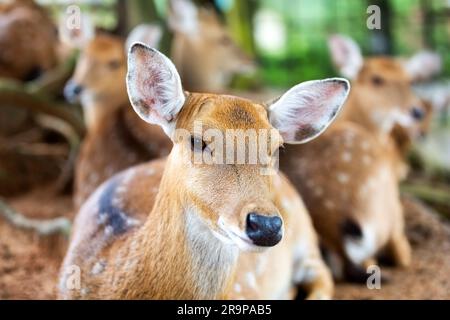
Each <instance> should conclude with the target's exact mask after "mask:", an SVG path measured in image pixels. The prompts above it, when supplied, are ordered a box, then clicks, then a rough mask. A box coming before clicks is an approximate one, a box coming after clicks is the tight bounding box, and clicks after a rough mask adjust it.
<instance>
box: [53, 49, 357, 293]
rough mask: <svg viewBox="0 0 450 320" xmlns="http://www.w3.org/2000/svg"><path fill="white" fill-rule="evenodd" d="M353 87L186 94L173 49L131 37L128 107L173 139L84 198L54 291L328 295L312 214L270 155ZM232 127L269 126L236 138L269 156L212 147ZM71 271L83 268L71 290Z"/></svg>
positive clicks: (339, 82) (312, 127) (318, 126)
mask: <svg viewBox="0 0 450 320" xmlns="http://www.w3.org/2000/svg"><path fill="white" fill-rule="evenodd" d="M348 90H349V84H348V82H347V81H346V80H344V79H339V78H333V79H325V80H317V81H308V82H304V83H301V84H298V85H297V86H294V87H293V88H291V89H289V90H288V91H287V92H286V93H284V94H283V95H282V96H281V97H280V98H279V99H277V100H274V101H272V102H269V103H266V104H259V103H254V102H252V101H250V100H246V99H243V98H238V97H235V96H230V95H220V94H212V93H207V94H204V93H191V92H189V91H184V89H183V87H182V84H181V78H180V75H179V74H178V72H177V70H176V68H175V66H174V64H173V63H172V62H171V61H170V60H169V58H167V57H166V56H165V55H163V54H162V53H160V52H159V51H157V50H156V49H154V48H150V47H148V46H146V45H145V44H142V43H135V44H133V45H132V47H131V49H130V51H129V56H128V73H127V91H128V95H129V98H130V101H131V105H132V107H133V109H134V111H135V112H136V113H137V114H138V115H139V116H140V117H141V118H142V119H143V120H144V121H145V122H147V123H150V124H153V125H155V124H157V125H159V126H161V127H162V129H163V131H164V132H165V133H166V134H167V135H168V137H170V138H171V140H172V142H173V147H172V150H171V152H170V154H169V155H168V156H167V158H160V159H155V160H152V161H150V162H147V163H145V164H140V165H138V166H135V167H131V168H129V169H127V170H125V171H123V172H121V173H118V174H117V175H115V176H113V177H112V178H110V179H109V180H108V181H106V182H105V183H103V184H102V185H101V186H100V187H99V188H98V189H97V190H96V191H95V192H94V193H93V194H92V195H91V197H89V198H88V200H87V201H86V202H85V203H84V204H83V206H82V207H81V209H80V211H79V213H78V215H77V217H76V219H75V222H74V228H73V233H72V236H71V241H70V245H69V248H68V251H67V254H66V257H65V259H64V262H63V265H62V268H61V275H60V285H59V287H60V298H66V299H75V298H79V299H92V298H102V299H103V298H114V299H231V298H259V297H272V298H285V297H291V296H292V292H293V288H294V285H296V284H302V285H304V286H305V288H307V290H309V291H308V297H310V298H318V297H322V298H330V297H331V295H332V291H333V281H332V277H331V274H330V271H329V270H328V269H327V267H326V266H325V264H324V262H323V260H322V259H321V255H320V250H319V247H318V244H317V238H316V235H315V232H314V230H313V228H312V223H311V220H310V218H309V216H308V214H307V212H306V210H305V207H304V205H303V203H302V200H301V198H300V196H299V195H298V193H297V192H296V190H295V189H294V187H293V186H292V185H291V184H290V183H289V181H288V180H287V179H286V177H284V176H283V175H282V174H281V173H279V172H278V171H277V170H276V162H277V161H276V154H277V153H278V150H279V148H280V147H281V145H282V144H283V143H302V142H306V141H309V140H312V139H314V138H315V137H317V136H318V135H320V134H321V133H322V132H323V131H324V130H325V129H326V128H327V127H328V126H329V124H330V123H331V122H332V121H333V120H334V119H335V116H336V114H337V111H338V110H339V109H340V107H341V106H342V104H343V103H344V101H345V99H346V96H347V94H348ZM199 124H201V127H200V128H199V127H198V125H199ZM203 129H204V130H203ZM210 130H212V132H215V133H216V134H218V135H217V136H216V137H217V138H213V137H212V136H209V135H208V134H207V132H211V131H210ZM229 130H260V131H262V132H266V133H267V134H261V135H259V136H258V138H257V139H256V140H250V139H244V140H241V141H243V142H242V143H243V145H241V147H242V150H244V155H245V156H246V157H247V156H250V155H251V150H255V149H254V148H255V147H258V148H261V149H260V150H266V152H264V153H263V154H264V156H262V157H261V158H258V159H259V160H258V161H256V162H253V163H251V162H247V161H244V162H242V163H240V162H236V157H235V155H236V151H237V145H236V144H235V143H225V144H224V148H220V147H219V146H220V141H222V142H223V140H220V136H221V135H222V137H223V135H225V134H226V133H227V132H230V131H229ZM267 130H269V131H267ZM231 137H232V138H231V141H235V139H234V138H235V137H236V136H234V135H232V136H231ZM216 139H217V140H216ZM250 141H251V142H250ZM216 143H217V144H216ZM252 148H253V149H252ZM229 154H231V156H230V159H231V161H230V162H223V161H222V160H223V156H224V155H229ZM197 157H200V159H201V160H204V159H209V160H208V162H207V161H206V160H205V161H195V159H196V158H197ZM197 159H198V158H197ZM221 159H222V160H221ZM245 159H247V158H245ZM258 257H262V258H263V260H264V261H260V260H256V259H257V258H258ZM77 268H78V269H77ZM258 268H259V270H258ZM71 270H78V271H79V272H78V274H79V275H80V279H79V280H80V281H79V284H80V286H79V287H77V286H75V290H74V287H73V286H71V285H70V284H71V280H73V278H72V274H71Z"/></svg>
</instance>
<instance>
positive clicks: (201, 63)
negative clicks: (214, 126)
mask: <svg viewBox="0 0 450 320" xmlns="http://www.w3.org/2000/svg"><path fill="white" fill-rule="evenodd" d="M169 26H170V27H171V29H172V31H174V40H173V48H172V56H173V59H174V63H175V65H176V66H177V68H179V70H180V72H181V76H182V78H183V81H184V82H185V83H186V84H188V85H189V86H190V89H192V90H207V91H223V89H224V88H225V87H226V86H227V85H228V84H229V82H230V81H231V79H232V77H233V75H235V74H243V73H251V72H253V71H254V70H255V64H254V62H253V60H252V59H251V58H250V57H249V56H248V55H247V54H245V53H244V51H243V50H242V49H241V48H239V47H238V46H237V45H236V43H235V41H234V40H233V39H232V38H231V36H230V34H229V33H228V31H227V30H226V28H225V27H224V26H223V25H222V23H221V22H220V21H219V19H218V17H217V16H216V14H215V13H214V12H211V11H209V10H206V9H197V8H196V7H195V5H194V4H192V3H191V2H190V1H186V0H174V1H172V2H171V11H170V17H169Z"/></svg>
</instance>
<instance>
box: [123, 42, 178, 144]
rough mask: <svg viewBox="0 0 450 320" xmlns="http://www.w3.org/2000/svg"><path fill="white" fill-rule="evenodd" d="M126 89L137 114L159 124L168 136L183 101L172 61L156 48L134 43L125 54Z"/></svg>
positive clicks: (145, 119)
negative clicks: (126, 65) (126, 64)
mask: <svg viewBox="0 0 450 320" xmlns="http://www.w3.org/2000/svg"><path fill="white" fill-rule="evenodd" d="M126 80H127V81H126V82H127V90H128V96H129V98H130V102H131V105H132V106H133V108H134V110H135V111H136V113H137V114H138V115H139V116H140V117H141V118H142V119H143V120H144V121H147V122H149V123H152V124H157V125H160V126H161V127H162V128H163V129H164V131H165V132H166V134H167V135H168V136H169V137H170V136H171V134H172V130H173V129H174V124H175V122H176V118H177V116H178V113H179V112H180V110H181V108H182V107H183V105H184V102H185V95H184V92H183V88H182V86H181V80H180V76H179V74H178V72H177V70H176V69H175V66H174V65H173V63H172V62H171V61H170V60H169V58H167V57H166V56H165V55H163V54H162V53H161V52H159V51H158V50H156V49H153V48H150V47H148V46H146V45H145V44H143V43H139V42H137V43H134V44H133V45H132V46H131V48H130V52H129V54H128V74H127V79H126Z"/></svg>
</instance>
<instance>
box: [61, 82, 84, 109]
mask: <svg viewBox="0 0 450 320" xmlns="http://www.w3.org/2000/svg"><path fill="white" fill-rule="evenodd" d="M83 89H84V88H83V86H82V85H80V84H78V83H76V82H75V81H73V80H69V81H68V82H67V84H66V85H65V87H64V97H65V98H66V99H67V101H69V102H70V103H75V102H77V101H78V99H79V97H80V94H81V93H82V92H83Z"/></svg>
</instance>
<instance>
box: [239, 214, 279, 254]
mask: <svg viewBox="0 0 450 320" xmlns="http://www.w3.org/2000/svg"><path fill="white" fill-rule="evenodd" d="M282 226H283V221H282V220H281V218H280V217H278V216H266V215H261V214H258V213H255V212H251V213H249V214H248V215H247V222H246V230H245V232H246V234H247V236H248V237H249V238H250V240H252V241H253V243H254V244H255V245H257V246H261V247H272V246H274V245H276V244H277V243H278V242H280V240H281V238H282V237H283V231H282Z"/></svg>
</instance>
